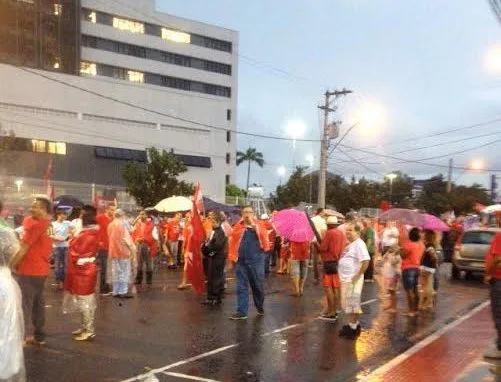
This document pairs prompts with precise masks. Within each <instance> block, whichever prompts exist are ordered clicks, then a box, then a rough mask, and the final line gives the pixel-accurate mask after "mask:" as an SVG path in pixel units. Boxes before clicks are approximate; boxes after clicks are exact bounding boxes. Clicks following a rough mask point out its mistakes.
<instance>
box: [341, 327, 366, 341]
mask: <svg viewBox="0 0 501 382" xmlns="http://www.w3.org/2000/svg"><path fill="white" fill-rule="evenodd" d="M361 333H362V327H361V326H360V325H358V326H357V328H356V329H352V328H351V327H350V331H349V332H348V333H346V334H345V335H344V336H343V337H344V338H346V339H347V340H356V339H357V338H358V337H359V336H360V334H361Z"/></svg>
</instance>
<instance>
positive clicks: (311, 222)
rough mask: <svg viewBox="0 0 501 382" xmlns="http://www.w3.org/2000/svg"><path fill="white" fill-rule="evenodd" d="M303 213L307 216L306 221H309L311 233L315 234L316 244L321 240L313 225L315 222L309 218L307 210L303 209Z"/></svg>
mask: <svg viewBox="0 0 501 382" xmlns="http://www.w3.org/2000/svg"><path fill="white" fill-rule="evenodd" d="M304 214H305V215H306V217H307V218H308V223H310V227H311V229H312V230H313V233H314V234H315V237H316V239H317V242H318V244H320V243H321V242H322V238H321V237H320V234H319V233H318V231H317V227H315V223H313V220H311V217H310V215H308V210H304Z"/></svg>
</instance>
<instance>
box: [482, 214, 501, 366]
mask: <svg viewBox="0 0 501 382" xmlns="http://www.w3.org/2000/svg"><path fill="white" fill-rule="evenodd" d="M496 222H497V226H498V227H501V215H499V214H497V215H496ZM484 281H485V283H486V284H488V285H489V287H490V298H491V310H492V320H493V321H494V326H495V328H496V331H497V339H496V343H495V345H493V346H492V347H491V348H489V349H487V351H486V352H485V353H484V357H486V358H493V359H501V232H498V233H497V234H496V236H494V240H492V243H491V246H490V248H489V251H488V252H487V255H486V256H485V279H484Z"/></svg>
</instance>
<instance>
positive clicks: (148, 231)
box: [132, 211, 157, 285]
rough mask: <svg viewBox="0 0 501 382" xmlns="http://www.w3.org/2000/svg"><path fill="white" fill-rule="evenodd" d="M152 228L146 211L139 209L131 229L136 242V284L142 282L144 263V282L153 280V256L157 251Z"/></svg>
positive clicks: (148, 282)
mask: <svg viewBox="0 0 501 382" xmlns="http://www.w3.org/2000/svg"><path fill="white" fill-rule="evenodd" d="M154 228H155V224H154V223H153V221H152V220H151V219H150V218H149V217H148V215H147V214H146V211H141V212H140V213H139V219H138V220H137V221H136V224H135V225H134V229H133V231H132V239H133V240H134V243H135V244H136V247H137V257H138V261H137V263H138V264H137V275H136V282H135V284H136V285H141V284H142V283H143V274H144V272H143V267H144V265H145V264H146V284H148V285H151V283H152V281H153V258H154V257H155V256H156V253H157V247H156V245H157V243H156V240H155V238H154V237H153V229H154Z"/></svg>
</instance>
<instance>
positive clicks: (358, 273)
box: [338, 223, 371, 340]
mask: <svg viewBox="0 0 501 382" xmlns="http://www.w3.org/2000/svg"><path fill="white" fill-rule="evenodd" d="M346 238H347V239H348V241H349V244H348V246H347V247H346V248H345V250H344V252H343V255H342V256H341V259H340V260H339V265H338V274H339V278H340V280H341V306H342V307H343V310H344V312H345V313H346V314H347V315H348V316H349V319H348V325H345V326H343V328H342V329H341V331H340V332H339V335H340V336H341V337H345V338H347V339H351V340H354V339H356V338H357V337H358V336H359V335H360V333H361V330H362V328H361V326H360V322H359V320H358V319H359V317H360V315H361V314H362V308H361V305H360V303H361V301H360V300H361V297H362V287H363V286H364V273H365V271H366V270H367V267H368V266H369V262H370V259H371V258H370V256H369V252H368V251H367V246H366V245H365V243H364V241H363V240H362V239H361V238H360V227H358V226H357V225H355V224H353V223H349V224H347V226H346Z"/></svg>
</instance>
